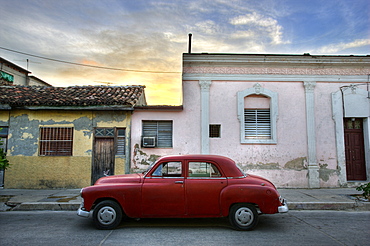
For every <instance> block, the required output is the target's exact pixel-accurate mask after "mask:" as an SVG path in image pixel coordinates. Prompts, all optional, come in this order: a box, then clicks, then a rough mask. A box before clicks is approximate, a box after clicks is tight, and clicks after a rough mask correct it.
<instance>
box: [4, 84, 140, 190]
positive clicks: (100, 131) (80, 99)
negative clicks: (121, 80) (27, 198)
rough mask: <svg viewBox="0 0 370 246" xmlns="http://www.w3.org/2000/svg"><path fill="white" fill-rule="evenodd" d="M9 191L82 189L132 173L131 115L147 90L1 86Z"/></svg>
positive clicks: (113, 87) (133, 88)
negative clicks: (112, 176) (105, 177)
mask: <svg viewBox="0 0 370 246" xmlns="http://www.w3.org/2000/svg"><path fill="white" fill-rule="evenodd" d="M0 93H1V96H0V128H2V129H3V130H2V131H1V137H2V138H3V139H4V140H6V150H7V159H8V160H9V162H10V164H11V168H9V169H7V170H6V172H5V183H4V187H6V188H18V189H24V188H34V189H35V188H37V189H52V188H81V187H85V186H88V185H90V184H92V183H94V182H95V181H96V180H97V179H98V178H100V177H102V176H104V175H112V174H124V173H128V172H129V166H130V153H131V150H130V145H129V136H130V131H131V114H132V111H133V110H134V106H135V105H145V104H146V101H145V95H144V87H143V86H80V87H78V86H76V87H32V86H0Z"/></svg>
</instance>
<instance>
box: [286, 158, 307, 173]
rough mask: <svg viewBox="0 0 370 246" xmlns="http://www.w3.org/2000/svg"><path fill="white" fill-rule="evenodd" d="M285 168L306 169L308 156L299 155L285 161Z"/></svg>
mask: <svg viewBox="0 0 370 246" xmlns="http://www.w3.org/2000/svg"><path fill="white" fill-rule="evenodd" d="M284 168H286V169H294V170H298V171H301V170H304V169H307V158H306V157H299V158H296V159H294V160H291V161H288V162H287V163H285V165H284Z"/></svg>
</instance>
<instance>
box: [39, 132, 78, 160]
mask: <svg viewBox="0 0 370 246" xmlns="http://www.w3.org/2000/svg"><path fill="white" fill-rule="evenodd" d="M72 147H73V128H72V127H41V128H40V155H42V156H72Z"/></svg>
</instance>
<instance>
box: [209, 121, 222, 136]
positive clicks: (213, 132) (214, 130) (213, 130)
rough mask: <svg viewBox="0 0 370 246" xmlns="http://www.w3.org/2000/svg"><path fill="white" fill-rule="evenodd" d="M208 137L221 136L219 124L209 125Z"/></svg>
mask: <svg viewBox="0 0 370 246" xmlns="http://www.w3.org/2000/svg"><path fill="white" fill-rule="evenodd" d="M209 137H210V138H220V137H221V125H218V124H217V125H215V124H212V125H209Z"/></svg>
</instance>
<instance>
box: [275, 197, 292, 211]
mask: <svg viewBox="0 0 370 246" xmlns="http://www.w3.org/2000/svg"><path fill="white" fill-rule="evenodd" d="M281 200H282V201H281V204H283V206H279V207H278V212H279V213H287V212H288V211H289V208H288V203H287V201H286V200H285V199H281Z"/></svg>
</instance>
